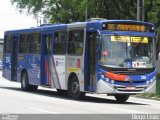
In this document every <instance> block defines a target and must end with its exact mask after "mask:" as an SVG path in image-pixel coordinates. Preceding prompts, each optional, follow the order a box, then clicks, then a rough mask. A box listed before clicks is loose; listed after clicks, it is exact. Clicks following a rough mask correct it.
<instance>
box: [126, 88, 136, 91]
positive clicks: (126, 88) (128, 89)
mask: <svg viewBox="0 0 160 120" xmlns="http://www.w3.org/2000/svg"><path fill="white" fill-rule="evenodd" d="M126 89H127V90H135V89H136V88H135V87H126Z"/></svg>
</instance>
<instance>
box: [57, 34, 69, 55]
mask: <svg viewBox="0 0 160 120" xmlns="http://www.w3.org/2000/svg"><path fill="white" fill-rule="evenodd" d="M66 52H67V31H58V32H55V34H54V54H60V55H64V54H66Z"/></svg>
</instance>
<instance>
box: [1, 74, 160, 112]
mask: <svg viewBox="0 0 160 120" xmlns="http://www.w3.org/2000/svg"><path fill="white" fill-rule="evenodd" d="M4 113H13V114H148V113H149V114H160V101H156V100H148V99H141V98H135V97H134V96H133V97H131V98H130V99H129V100H128V102H126V103H125V104H118V103H116V101H115V99H114V97H112V96H106V95H97V94H94V95H93V94H87V95H86V97H85V98H84V99H83V100H79V101H78V100H71V99H69V98H68V97H67V96H63V95H59V94H57V92H56V90H50V89H44V88H39V89H38V91H37V92H23V91H21V89H20V83H15V82H10V81H7V80H5V79H4V78H2V77H1V72H0V114H4Z"/></svg>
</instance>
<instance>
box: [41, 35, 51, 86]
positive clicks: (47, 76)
mask: <svg viewBox="0 0 160 120" xmlns="http://www.w3.org/2000/svg"><path fill="white" fill-rule="evenodd" d="M52 39H53V35H52V33H49V32H48V33H43V35H42V45H41V46H42V47H41V84H42V85H46V86H51V87H52V88H54V87H53V86H52V85H53V84H52V74H53V73H52V70H51V69H52V67H53V65H52V64H53V61H52V43H53V42H52Z"/></svg>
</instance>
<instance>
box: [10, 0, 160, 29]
mask: <svg viewBox="0 0 160 120" xmlns="http://www.w3.org/2000/svg"><path fill="white" fill-rule="evenodd" d="M87 1H88V2H87ZM11 2H12V4H16V6H17V8H18V9H19V11H20V12H26V11H25V10H27V13H28V14H33V15H35V16H37V15H39V14H41V15H43V16H45V17H46V18H47V19H49V21H50V23H58V22H61V23H70V22H80V21H85V12H86V4H87V5H88V16H87V18H95V17H96V18H97V17H100V18H106V19H133V20H136V14H137V13H136V12H137V10H136V8H137V0H11ZM141 3H142V0H141ZM144 16H145V21H150V22H153V23H155V24H156V26H157V27H158V26H160V0H144Z"/></svg>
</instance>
